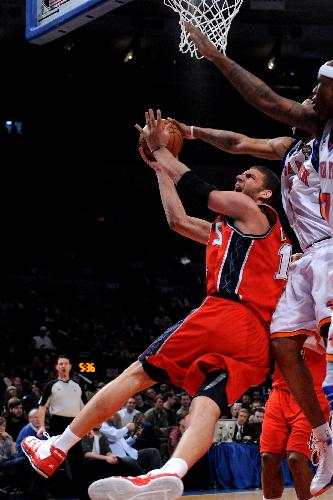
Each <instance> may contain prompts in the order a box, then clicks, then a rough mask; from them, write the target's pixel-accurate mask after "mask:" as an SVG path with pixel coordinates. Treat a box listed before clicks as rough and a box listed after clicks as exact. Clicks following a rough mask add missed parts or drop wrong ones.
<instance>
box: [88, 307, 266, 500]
mask: <svg viewBox="0 0 333 500" xmlns="http://www.w3.org/2000/svg"><path fill="white" fill-rule="evenodd" d="M221 325H223V326H221ZM235 332H236V333H237V335H236V334H235ZM249 346H251V348H250V349H249ZM140 360H141V361H142V363H143V367H144V369H145V370H146V371H147V373H148V374H150V376H151V377H152V378H155V377H154V376H153V374H154V373H155V374H158V373H159V372H163V371H166V372H167V374H168V376H169V379H170V381H171V382H172V383H173V384H175V385H178V386H182V387H185V388H186V389H187V390H188V391H189V392H190V393H192V394H193V393H195V398H194V400H193V402H192V405H191V410H190V418H189V426H188V428H187V430H186V431H185V433H184V435H183V436H182V439H181V441H180V443H179V445H178V447H177V448H176V450H175V452H174V454H173V456H172V457H171V459H170V460H169V461H168V462H167V463H166V464H165V465H164V466H163V467H162V468H161V469H158V470H154V471H151V472H150V473H148V474H147V476H144V477H140V478H134V479H132V478H108V479H103V480H101V481H97V482H96V483H93V484H92V485H91V486H90V488H89V494H90V496H91V498H93V499H94V500H97V499H101V500H102V499H104V498H107V495H109V496H110V497H111V498H112V496H114V497H115V496H116V495H118V496H116V498H117V500H118V497H119V500H121V499H122V498H124V499H125V498H128V496H132V497H135V496H140V495H146V494H147V495H148V494H149V495H151V497H152V498H154V500H155V499H156V500H157V499H162V498H163V500H173V499H175V498H178V496H180V494H181V492H182V489H183V487H182V482H181V479H180V478H181V477H183V476H184V475H185V474H186V472H187V470H188V468H189V467H190V466H192V465H193V464H194V462H196V461H197V460H198V459H199V458H200V457H201V456H202V455H203V454H204V453H205V452H206V451H207V450H208V449H209V447H210V445H211V443H212V439H213V434H214V428H215V424H216V422H217V420H218V417H219V415H220V414H221V410H222V409H223V410H224V409H225V406H226V405H227V401H228V399H229V400H230V401H235V400H237V399H238V398H239V397H240V396H241V394H242V393H243V392H245V391H246V390H247V389H248V387H249V386H251V385H258V384H260V383H261V382H263V380H264V379H265V376H266V373H267V371H268V339H267V332H266V331H265V329H264V328H263V327H262V325H261V324H260V322H259V320H258V319H257V318H256V316H254V315H253V314H252V312H251V311H250V310H249V309H248V308H247V307H245V306H243V305H242V304H238V303H233V302H232V301H226V300H224V299H220V298H217V297H208V298H207V299H206V300H205V302H204V304H203V305H202V306H201V307H200V308H199V309H198V310H196V311H195V312H193V313H192V314H191V315H190V317H189V318H188V321H185V322H183V323H182V324H180V325H178V327H177V329H176V331H173V332H171V334H170V335H166V336H164V337H161V338H160V339H158V340H157V341H155V343H153V344H152V346H151V347H150V348H148V349H147V351H145V353H144V354H143V356H142V357H140ZM228 373H232V377H228V375H227V374H228ZM155 379H156V378H155ZM119 492H121V495H123V496H121V495H120V496H119ZM126 495H127V496H126Z"/></svg>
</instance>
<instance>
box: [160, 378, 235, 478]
mask: <svg viewBox="0 0 333 500" xmlns="http://www.w3.org/2000/svg"><path fill="white" fill-rule="evenodd" d="M227 379H228V376H227V373H226V372H225V371H224V370H219V371H217V372H213V373H211V374H209V375H208V376H207V378H206V380H205V382H204V383H203V384H202V386H201V387H200V389H199V390H198V392H197V394H196V396H195V397H194V399H193V401H192V403H191V406H190V412H189V417H188V420H187V429H186V431H185V432H184V434H183V436H182V438H181V440H180V442H179V444H178V446H177V448H176V449H175V451H174V453H173V455H172V457H171V459H170V460H169V461H168V462H167V463H166V464H165V465H164V468H165V469H166V470H168V471H169V472H177V471H176V470H175V469H174V468H173V467H174V466H173V459H181V460H184V461H185V462H186V465H187V467H188V468H190V467H192V465H193V464H195V462H197V461H198V460H199V458H201V457H202V456H203V455H204V454H205V453H206V452H207V451H208V449H209V448H210V446H211V444H212V442H213V437H214V430H215V425H216V422H217V421H218V418H219V416H220V415H221V412H223V411H224V410H226V408H227V407H228V401H227V397H226V384H227Z"/></svg>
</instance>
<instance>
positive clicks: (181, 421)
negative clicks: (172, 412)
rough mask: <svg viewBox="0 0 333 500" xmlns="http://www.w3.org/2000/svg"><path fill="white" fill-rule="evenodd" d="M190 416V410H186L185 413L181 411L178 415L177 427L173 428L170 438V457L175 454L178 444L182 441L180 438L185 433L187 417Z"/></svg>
mask: <svg viewBox="0 0 333 500" xmlns="http://www.w3.org/2000/svg"><path fill="white" fill-rule="evenodd" d="M187 416H188V411H184V412H183V413H180V414H179V415H177V421H176V424H177V427H175V428H174V429H171V431H170V434H169V439H168V453H169V457H171V455H172V454H173V452H174V451H175V449H176V448H177V444H178V443H179V441H180V438H181V437H182V435H183V434H184V432H185V430H186V419H187Z"/></svg>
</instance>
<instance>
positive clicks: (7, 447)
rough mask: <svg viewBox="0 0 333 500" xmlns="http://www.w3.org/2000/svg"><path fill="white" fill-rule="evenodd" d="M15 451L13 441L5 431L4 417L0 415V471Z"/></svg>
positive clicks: (4, 467)
mask: <svg viewBox="0 0 333 500" xmlns="http://www.w3.org/2000/svg"><path fill="white" fill-rule="evenodd" d="M15 453H16V448H15V442H14V440H13V438H12V436H11V435H10V434H8V432H6V419H5V418H4V417H0V471H3V470H5V469H6V467H7V464H8V462H9V460H10V459H11V458H13V456H14V455H15Z"/></svg>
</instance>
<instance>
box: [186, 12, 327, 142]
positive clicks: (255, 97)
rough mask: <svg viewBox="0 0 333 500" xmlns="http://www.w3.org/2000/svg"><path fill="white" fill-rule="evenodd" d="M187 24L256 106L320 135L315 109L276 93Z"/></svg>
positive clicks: (200, 44)
mask: <svg viewBox="0 0 333 500" xmlns="http://www.w3.org/2000/svg"><path fill="white" fill-rule="evenodd" d="M184 25H185V28H186V30H187V31H188V32H189V34H190V37H191V39H192V40H193V42H194V43H195V45H196V46H197V49H198V50H199V52H200V54H201V55H203V56H204V57H206V59H208V60H209V61H211V62H213V63H214V64H215V66H216V67H217V68H218V69H219V70H220V71H221V72H222V73H223V74H224V76H225V77H226V78H227V79H228V80H229V81H230V83H231V84H232V85H233V86H234V87H235V88H236V89H237V90H238V92H239V93H240V94H241V95H242V96H243V97H244V98H245V99H246V100H247V101H248V102H249V103H250V104H252V106H254V107H256V108H257V109H259V111H262V112H263V113H265V114H266V115H268V116H270V117H271V118H273V119H275V120H278V121H281V122H283V123H287V124H289V125H292V126H296V127H298V128H301V129H303V130H306V131H308V132H309V133H310V134H311V136H312V137H314V136H316V135H318V133H319V132H320V131H321V128H322V124H321V123H320V121H319V120H318V118H317V116H316V114H315V112H314V111H313V110H312V109H310V108H305V107H303V106H302V105H301V104H300V103H298V102H296V101H292V100H290V99H286V98H284V97H281V96H280V95H278V94H276V92H274V91H273V90H272V89H271V88H270V87H269V86H268V85H266V84H265V83H264V82H263V81H262V80H260V79H259V78H257V77H256V76H254V75H253V74H252V73H250V72H249V71H247V70H246V69H244V68H242V67H241V66H240V65H239V64H237V63H236V62H235V61H233V60H232V59H229V57H227V56H224V55H223V54H221V53H220V52H219V51H218V50H217V48H216V47H215V46H214V45H213V44H212V43H211V42H210V41H209V40H208V38H206V37H205V36H204V35H203V34H202V33H201V31H200V30H198V29H197V28H195V27H194V26H192V25H191V24H190V23H189V22H186V21H185V22H184Z"/></svg>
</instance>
